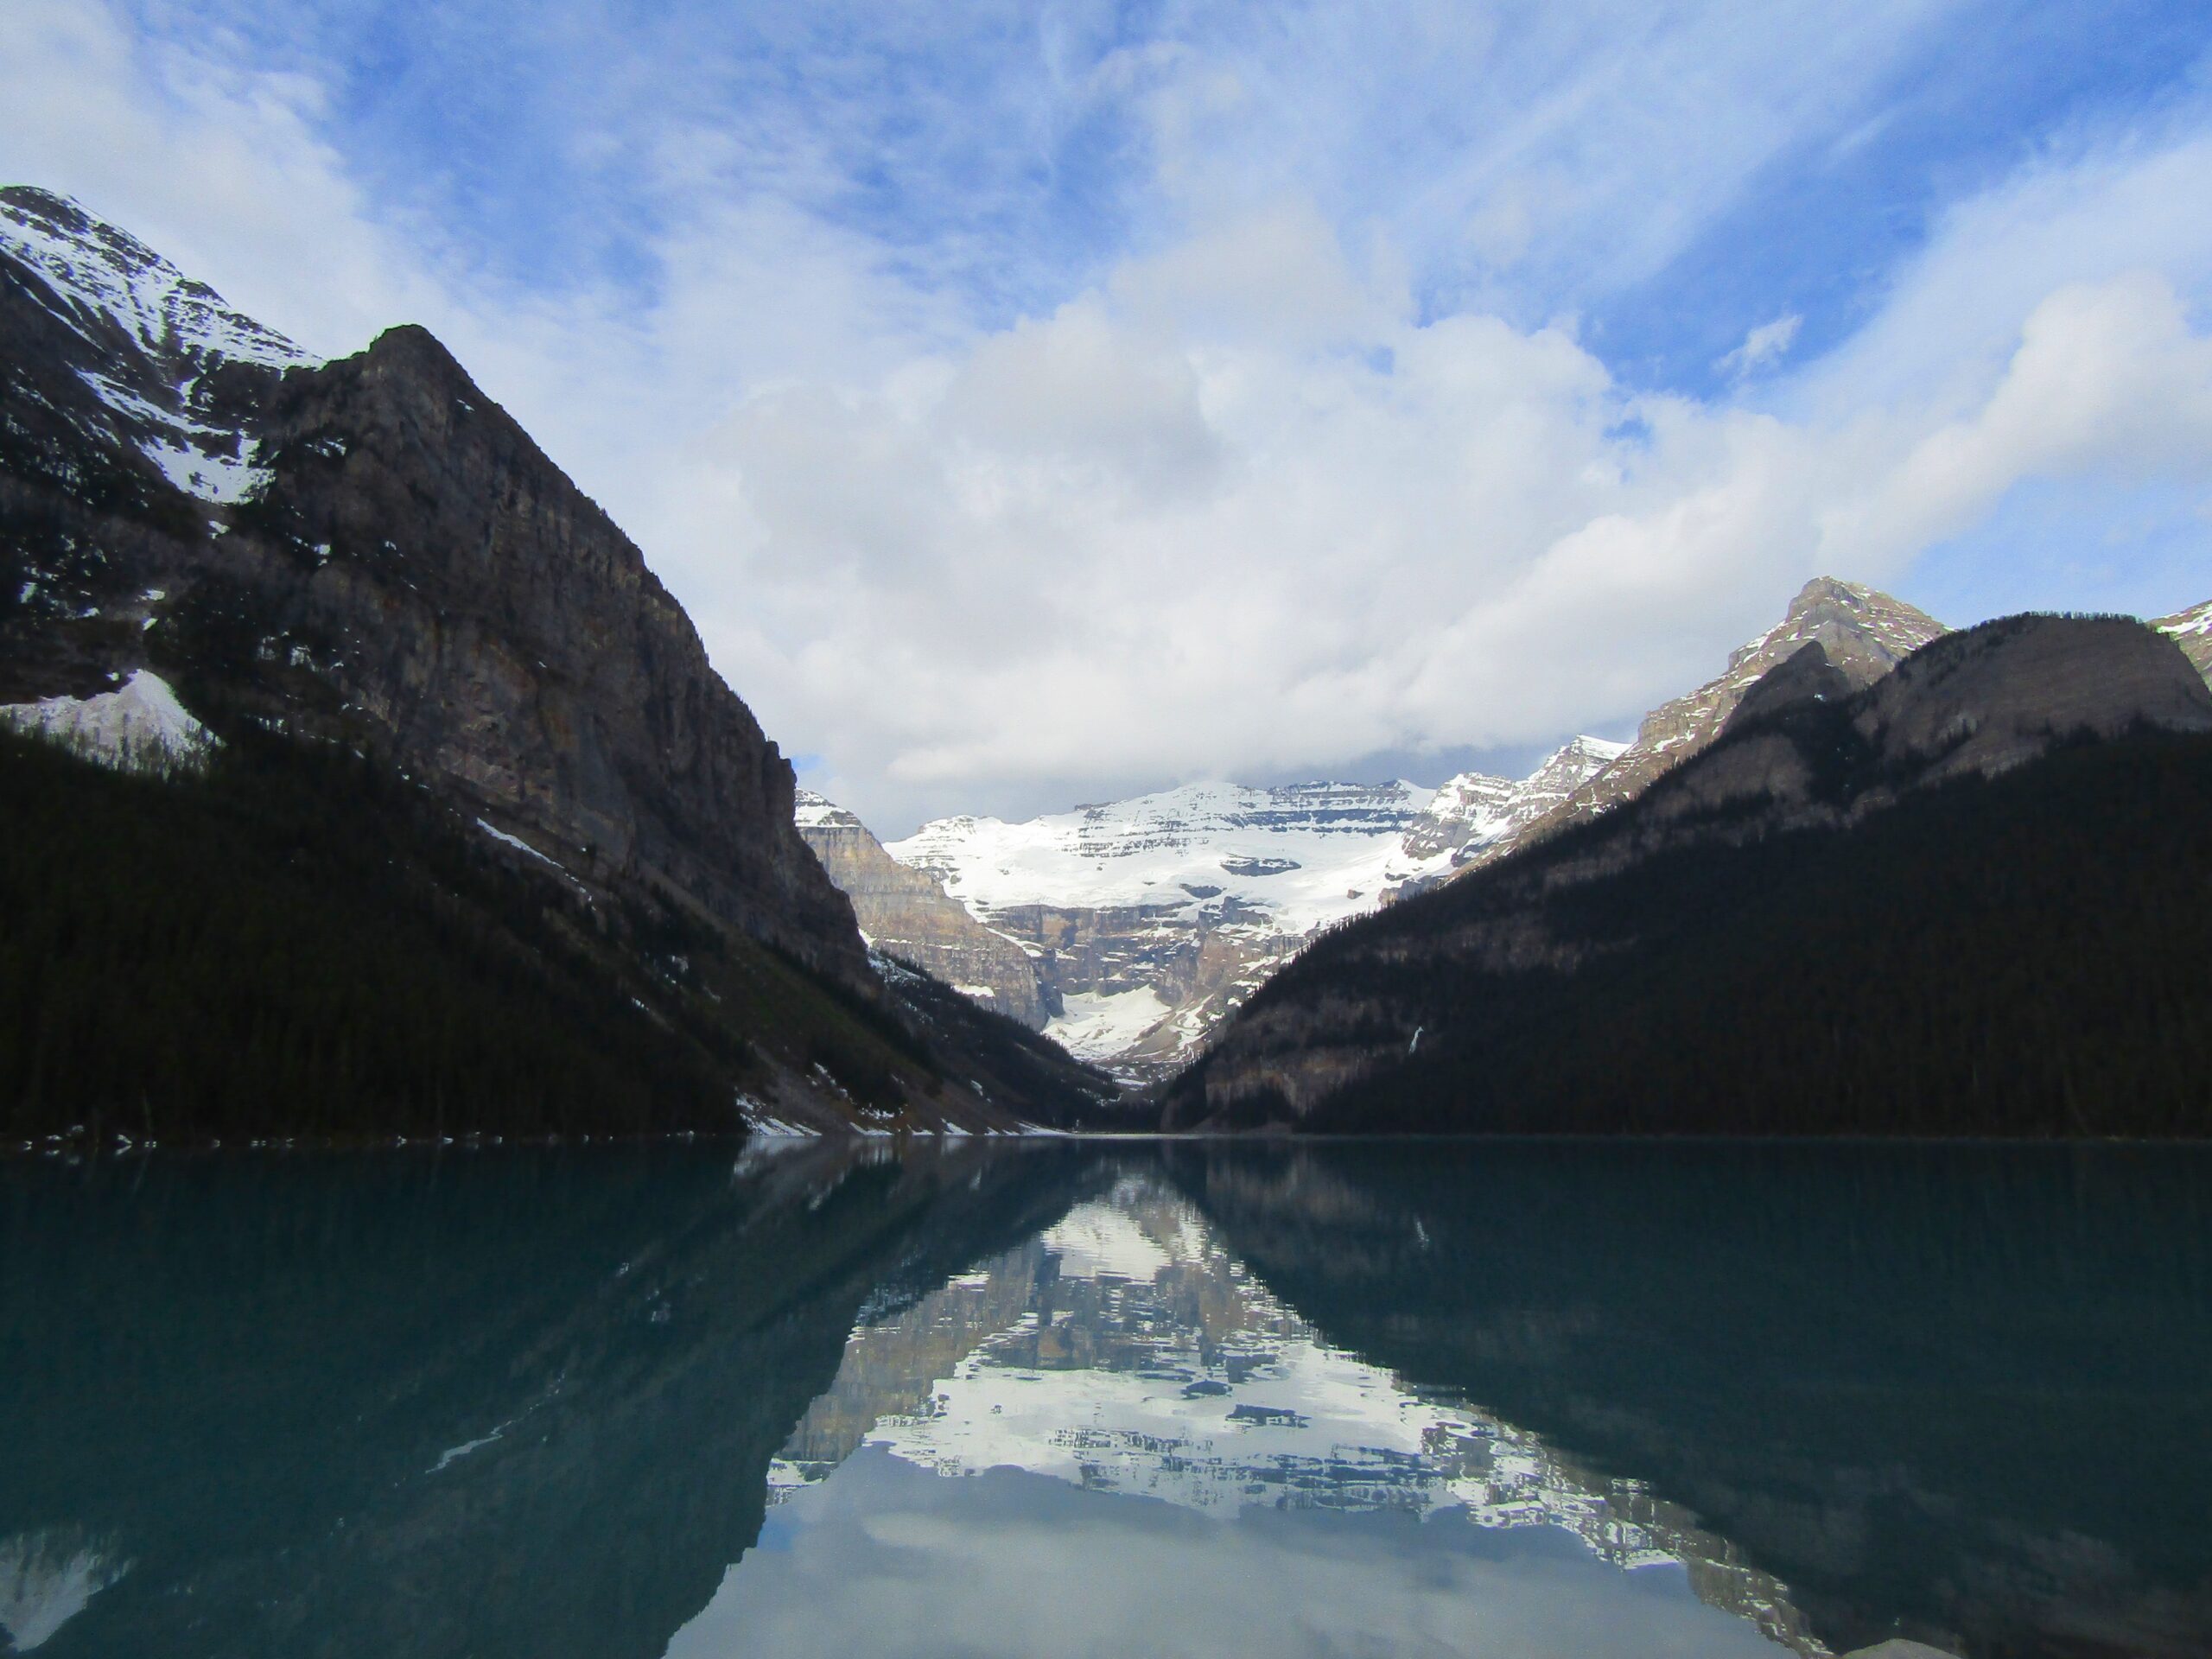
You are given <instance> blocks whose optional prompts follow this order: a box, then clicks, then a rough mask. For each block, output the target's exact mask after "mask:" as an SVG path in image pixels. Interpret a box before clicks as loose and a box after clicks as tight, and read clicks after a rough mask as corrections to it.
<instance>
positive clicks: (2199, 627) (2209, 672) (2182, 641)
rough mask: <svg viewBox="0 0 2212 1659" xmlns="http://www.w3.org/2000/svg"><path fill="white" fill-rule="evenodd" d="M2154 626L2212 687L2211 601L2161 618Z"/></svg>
mask: <svg viewBox="0 0 2212 1659" xmlns="http://www.w3.org/2000/svg"><path fill="white" fill-rule="evenodd" d="M2151 626H2152V627H2154V628H2156V629H2157V630H2158V632H2160V633H2163V634H2165V635H2167V636H2168V637H2170V638H2171V639H2172V640H2173V642H2174V643H2175V644H2176V645H2179V646H2180V647H2181V649H2182V654H2183V656H2185V657H2187V658H2189V660H2190V662H2192V663H2194V664H2196V671H2197V672H2198V673H2200V674H2202V676H2203V677H2205V680H2206V682H2207V683H2212V599H2208V600H2206V601H2204V603H2202V605H2195V606H2191V607H2190V608H2189V609H2188V610H2185V611H2176V612H2175V613H2173V614H2172V615H2171V616H2162V617H2160V618H2159V619H2158V620H2157V621H2155V622H2153V623H2152V625H2151Z"/></svg>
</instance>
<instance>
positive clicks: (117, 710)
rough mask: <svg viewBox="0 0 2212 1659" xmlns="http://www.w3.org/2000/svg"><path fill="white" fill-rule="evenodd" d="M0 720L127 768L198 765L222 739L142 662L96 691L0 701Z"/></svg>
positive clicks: (88, 757) (141, 769) (142, 769)
mask: <svg viewBox="0 0 2212 1659" xmlns="http://www.w3.org/2000/svg"><path fill="white" fill-rule="evenodd" d="M0 722H4V723H5V724H7V725H10V726H12V727H14V728H16V730H17V731H19V732H25V733H29V734H31V735H33V736H36V737H42V738H45V739H46V740H48V741H49V742H54V743H59V744H60V745H61V746H62V747H65V748H67V749H70V750H72V751H73V752H74V753H78V754H80V755H82V756H84V757H85V758H86V760H97V761H99V763H100V764H101V765H103V766H113V767H116V768H118V770H122V771H126V772H147V771H159V770H162V769H164V768H167V767H172V766H180V767H183V768H185V769H187V770H190V771H197V770H199V769H200V768H202V767H204V766H206V765H207V759H208V756H209V754H210V753H212V752H213V750H214V749H215V748H216V747H218V746H219V743H220V741H221V740H220V739H219V738H218V737H216V735H215V734H213V732H211V731H209V730H208V729H207V728H206V727H205V726H203V725H201V724H200V722H199V721H197V720H194V718H193V717H192V715H191V713H190V711H189V710H188V709H186V708H185V706H184V705H183V704H182V703H181V702H178V701H177V696H176V693H175V691H173V690H170V689H169V684H168V681H166V680H164V679H162V677H161V676H160V675H158V674H156V673H155V672H153V671H151V670H150V669H143V668H142V669H140V670H139V671H137V673H135V674H133V675H132V676H131V677H130V678H129V679H127V680H125V681H124V683H122V684H121V685H120V686H118V687H117V688H116V689H115V690H112V691H104V692H101V693H99V695H98V696H90V697H46V698H42V699H41V700H40V701H39V702H11V703H7V704H0Z"/></svg>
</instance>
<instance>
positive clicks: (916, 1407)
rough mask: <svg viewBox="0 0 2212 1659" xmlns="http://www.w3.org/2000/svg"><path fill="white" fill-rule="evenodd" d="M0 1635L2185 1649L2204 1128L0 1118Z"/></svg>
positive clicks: (663, 1650) (111, 1649) (543, 1644)
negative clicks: (422, 1130)
mask: <svg viewBox="0 0 2212 1659" xmlns="http://www.w3.org/2000/svg"><path fill="white" fill-rule="evenodd" d="M0 1251H3V1252H4V1255H0V1427H4V1430H5V1432H4V1434H0V1652H6V1651H9V1650H10V1646H12V1650H13V1651H16V1652H19V1653H20V1652H32V1651H35V1652H37V1653H39V1654H41V1656H51V1659H66V1656H90V1655H99V1656H107V1655H118V1656H124V1655H127V1656H134V1659H137V1656H191V1655H295V1654H297V1655H328V1656H351V1655H360V1656H371V1655H374V1656H387V1655H394V1654H401V1653H406V1654H416V1655H454V1656H462V1655H468V1656H510V1655H512V1656H529V1659H554V1656H567V1655H575V1656H593V1659H606V1656H627V1655H636V1656H661V1655H669V1656H683V1659H721V1656H740V1655H742V1656H785V1655H809V1656H811V1655H820V1656H832V1655H836V1656H842V1655H850V1654H859V1653H866V1654H890V1655H914V1656H953V1655H959V1656H998V1655H1100V1656H1125V1655H1136V1654H1145V1655H1154V1654H1158V1655H1170V1654H1173V1655H1189V1656H1193V1659H1206V1656H1217V1655H1232V1654H1237V1655H1241V1654H1268V1655H1296V1656H1305V1655H1312V1656H1322V1655H1329V1656H1343V1655H1396V1654H1423V1655H1428V1654H1433V1655H1447V1654H1449V1655H1483V1656H1498V1659H1523V1656H1560V1659H1611V1656H1621V1659H1628V1656H1637V1659H1646V1656H1672V1655H1681V1656H1710V1659H1722V1656H1731V1655H1746V1656H1759V1655H1766V1656H1773V1655H1788V1654H1792V1653H1795V1654H1802V1655H1821V1654H1827V1653H1840V1652H1844V1651H1847V1650H1852V1649H1859V1648H1862V1647H1866V1646H1868V1645H1871V1644H1873V1643H1878V1642H1880V1641H1883V1640H1885V1638H1889V1637H1909V1638H1912V1639H1916V1640H1919V1641H1924V1642H1927V1643H1932V1644H1934V1645H1936V1646H1937V1647H1939V1648H1940V1649H1943V1650H1944V1651H1947V1652H1950V1653H1954V1654H1959V1655H1962V1656H1970V1659H1986V1656H2030V1655H2065V1656H2116V1655H2156V1656H2166V1655H2173V1656H2181V1655H2189V1656H2202V1655H2203V1654H2205V1653H2208V1652H2212V1154H2208V1152H2207V1151H2205V1150H2199V1149H2195V1148H2178V1147H2075V1148H2067V1147H1960V1146H1856V1145H1853V1146H1835V1145H1821V1146H1775V1145H1749V1146H1746V1145H1733V1146H1729V1145H1714V1144H1655V1143H1645V1142H1636V1143H1587V1142H1585V1143H1563V1142H1499V1143H1481V1142H1422V1143H1398V1144H1390V1143H1381V1142H1343V1143H1326V1144H1313V1145H1307V1146H1302V1147H1294V1146H1287V1145H1282V1144H1250V1143H1230V1142H1221V1141H1213V1142H1203V1141H1188V1142H1175V1141H1165V1142H1134V1143H1128V1142H1123V1143H1112V1142H1098V1141H1058V1142H1045V1143H1041V1144H1039V1143H1033V1142H1024V1143H998V1144H991V1143H986V1142H982V1141H946V1142H944V1143H932V1144H921V1145H916V1146H912V1147H908V1148H906V1149H905V1150H900V1149H899V1148H897V1147H893V1146H892V1145H890V1144H888V1143H884V1142H875V1143H868V1144H861V1145H830V1144H825V1143H821V1142H784V1143H779V1144H773V1145H771V1144H767V1143H762V1142H755V1143H753V1144H752V1145H750V1146H748V1147H745V1148H743V1149H738V1148H734V1147H709V1146H707V1145H705V1144H704V1143H701V1144H699V1145H696V1146H691V1147H647V1148H639V1147H566V1148H546V1149H531V1150H522V1149H497V1150H485V1151H478V1152H462V1151H459V1150H448V1151H445V1152H442V1153H433V1152H428V1151H423V1152H416V1151H406V1152H393V1153H380V1154H364V1153H353V1154H340V1153H327V1154H308V1153H292V1154H278V1153H274V1152H270V1153H257V1154H229V1153H211V1154H182V1155H171V1154H166V1153H163V1154H156V1155H154V1156H151V1157H140V1158H137V1159H130V1160H106V1161H104V1162H99V1163H93V1164H86V1165H70V1164H66V1163H63V1162H61V1161H59V1160H36V1161H30V1160H19V1161H15V1162H11V1163H9V1164H7V1165H5V1166H0Z"/></svg>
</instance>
